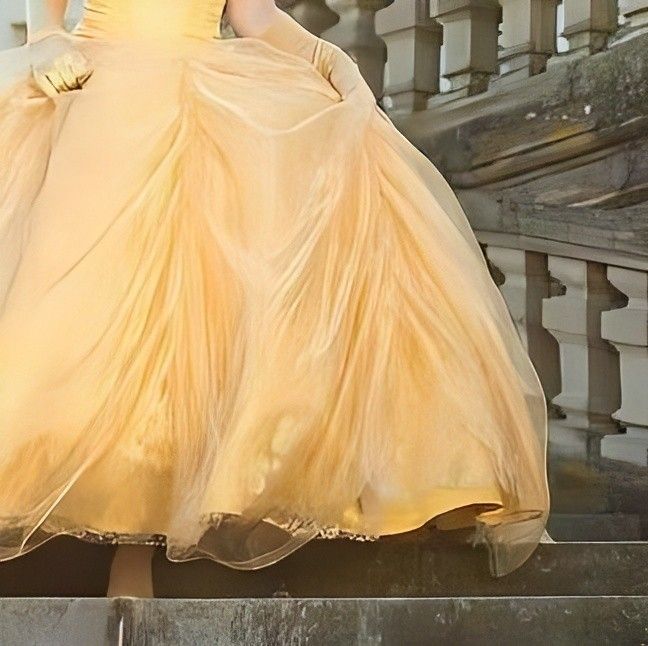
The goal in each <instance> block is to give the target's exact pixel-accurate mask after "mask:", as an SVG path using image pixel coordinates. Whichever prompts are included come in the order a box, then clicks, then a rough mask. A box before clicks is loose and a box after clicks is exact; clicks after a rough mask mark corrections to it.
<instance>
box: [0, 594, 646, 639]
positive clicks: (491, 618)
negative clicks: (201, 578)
mask: <svg viewBox="0 0 648 646" xmlns="http://www.w3.org/2000/svg"><path fill="white" fill-rule="evenodd" d="M27 618H28V620H26V619H27ZM0 622H1V623H2V634H1V636H0V645H2V646H5V645H6V646H9V645H11V646H13V645H15V644H39V646H63V645H65V646H105V645H107V644H119V645H120V646H121V645H123V646H130V645H140V644H147V646H158V645H160V646H162V645H164V646H168V645H169V644H173V645H174V646H185V645H186V646H197V645H199V644H210V645H211V644H213V645H221V644H223V645H225V644H227V645H241V646H268V645H270V644H281V645H289V644H294V645H302V644H303V645H308V644H316V645H318V646H320V645H321V646H324V645H328V644H330V645H331V646H333V645H335V646H340V645H342V644H344V645H347V644H349V645H351V644H367V645H369V644H382V645H385V644H386V645H394V646H396V645H398V646H400V645H401V644H408V645H410V644H411V645H415V644H498V645H499V644H516V643H521V642H522V641H523V643H525V644H553V645H560V644H569V645H572V644H588V645H596V644H615V645H619V646H621V645H623V644H640V643H644V642H645V641H646V639H648V623H647V622H648V598H647V597H632V596H626V597H614V596H611V597H566V598H565V597H562V598H561V597H527V598H518V597H501V598H487V597H482V598H479V597H469V598H460V599H458V598H434V599H219V600H177V599H175V600H173V599H168V600H159V599H155V600H141V599H116V600H107V599H106V600H100V599H95V600H63V599H31V600H15V599H13V600H4V601H1V602H0Z"/></svg>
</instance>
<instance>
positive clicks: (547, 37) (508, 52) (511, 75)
mask: <svg viewBox="0 0 648 646" xmlns="http://www.w3.org/2000/svg"><path fill="white" fill-rule="evenodd" d="M500 4H501V5H502V26H501V36H500V45H501V48H502V49H501V50H500V52H499V73H500V77H501V79H502V80H517V79H519V78H525V77H529V76H533V75H534V74H539V73H540V72H544V71H545V69H546V67H547V59H548V58H549V57H550V56H552V55H553V54H554V52H555V50H556V5H557V0H500Z"/></svg>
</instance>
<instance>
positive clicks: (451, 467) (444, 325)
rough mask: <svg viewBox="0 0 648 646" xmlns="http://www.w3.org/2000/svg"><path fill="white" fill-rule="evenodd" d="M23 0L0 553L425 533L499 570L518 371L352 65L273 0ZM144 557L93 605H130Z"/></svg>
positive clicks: (266, 544) (483, 290) (519, 392)
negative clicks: (126, 601) (463, 537)
mask: <svg viewBox="0 0 648 646" xmlns="http://www.w3.org/2000/svg"><path fill="white" fill-rule="evenodd" d="M49 2H50V4H49V7H50V10H51V22H52V23H53V24H54V25H55V28H54V29H53V30H52V29H49V30H45V31H43V32H41V33H39V34H35V35H34V36H33V37H32V41H33V42H32V45H31V52H32V54H31V55H32V66H33V69H34V72H33V78H25V79H23V80H22V81H21V82H19V83H18V84H17V85H16V86H14V87H13V88H12V89H11V90H10V91H9V92H7V93H6V94H5V96H4V98H3V99H2V101H1V102H0V129H1V130H2V132H3V143H2V148H1V149H0V168H1V169H2V174H1V176H0V224H1V229H0V231H1V238H0V445H1V446H2V453H1V455H0V558H1V559H10V558H14V557H17V556H19V555H21V554H24V553H25V552H27V551H28V550H30V549H32V548H34V547H36V546H37V545H39V544H41V543H42V542H43V541H45V540H47V539H48V538H50V537H52V536H55V535H59V534H71V535H74V536H79V537H80V538H83V539H86V540H98V541H102V542H117V543H119V544H123V545H142V544H144V545H155V544H159V545H165V546H166V553H167V556H168V558H169V559H171V560H175V561H182V560H187V559H192V558H200V557H204V558H211V559H214V560H216V561H219V562H221V563H224V564H227V565H229V566H231V567H235V568H241V569H255V568H260V567H264V566H267V565H270V564H272V563H275V562H276V561H277V560H279V559H281V558H283V557H284V556H286V555H287V554H289V553H290V552H292V551H294V550H295V549H297V548H299V547H300V546H301V545H303V544H304V543H306V542H307V541H310V540H311V539H313V538H316V537H324V538H334V537H338V536H346V537H350V538H356V539H361V540H364V539H370V538H375V537H379V536H384V535H388V534H396V533H400V532H406V531H409V530H412V529H415V528H417V527H420V526H422V525H423V524H425V523H427V522H431V523H432V524H433V525H435V526H437V527H439V528H442V529H443V528H446V529H447V528H455V527H473V528H474V543H475V544H477V543H484V544H485V545H486V546H487V547H488V552H489V555H490V559H489V561H490V567H491V572H492V574H493V575H494V576H501V575H503V574H506V573H508V572H510V571H511V570H512V569H514V568H516V567H518V566H519V565H520V564H521V563H523V562H524V561H525V560H526V559H527V558H528V556H529V555H530V554H531V552H532V551H533V549H534V548H535V546H536V545H537V543H538V541H539V540H540V537H541V535H542V532H543V529H544V526H545V522H546V519H547V513H548V508H549V493H548V488H547V480H546V471H545V452H546V411H545V401H544V396H543V394H542V390H541V387H540V384H539V382H538V378H537V375H536V373H535V371H534V369H533V367H532V365H531V363H530V361H529V358H528V356H527V354H526V352H525V350H524V348H523V346H522V344H521V342H520V339H519V337H518V335H517V333H516V331H515V327H514V325H513V323H512V321H511V319H510V316H509V314H508V311H507V309H506V305H505V303H504V301H503V299H502V297H501V295H500V294H499V292H498V290H497V288H496V286H495V285H494V283H493V281H492V280H491V278H490V275H489V273H488V269H487V266H486V263H485V261H484V259H483V256H482V254H481V251H480V248H479V245H478V244H477V241H476V240H475V237H474V235H473V233H472V231H471V229H470V227H469V225H468V222H467V220H466V217H465V215H464V213H463V211H462V210H461V208H460V206H459V203H458V202H457V200H456V198H455V196H454V195H453V193H452V191H451V190H450V188H449V186H448V185H447V183H446V182H445V181H444V179H443V178H442V177H441V175H440V174H439V172H438V171H437V170H436V169H435V168H434V167H433V166H432V164H430V162H429V161H428V160H427V159H426V158H425V157H424V156H423V155H421V154H420V153H419V152H418V151H417V150H416V149H415V148H414V147H413V146H412V145H411V144H409V143H408V142H407V140H405V139H404V138H403V137H402V136H401V135H400V134H399V132H398V131H397V130H396V129H395V128H394V126H393V125H392V124H391V123H390V121H389V120H388V118H387V117H386V115H385V114H384V113H383V112H382V110H381V109H380V108H379V107H378V106H377V104H376V102H375V100H374V97H373V95H372V94H371V91H370V90H369V88H368V86H367V84H366V83H365V82H364V80H363V79H362V77H361V76H360V73H359V70H358V67H357V65H356V64H355V63H354V62H353V61H352V59H351V58H349V57H348V56H347V55H346V54H345V53H343V52H342V51H341V50H340V49H339V48H337V47H335V46H334V45H331V44H329V43H327V42H325V41H323V40H321V39H319V38H316V37H315V36H313V35H311V34H310V33H308V32H307V31H306V30H305V29H303V28H302V27H300V26H299V25H298V24H297V23H296V22H295V21H293V20H292V19H291V18H290V17H289V16H288V15H287V14H285V13H283V12H281V11H279V10H278V9H276V8H275V6H274V4H273V2H272V0H229V2H228V6H227V18H228V19H229V21H230V23H231V26H232V28H233V29H234V31H235V33H236V35H237V37H236V38H224V37H223V32H221V29H220V25H221V19H222V17H223V11H224V0H183V1H182V2H178V0H86V6H85V11H84V15H83V19H82V20H81V22H80V24H79V25H78V26H77V27H76V28H75V29H74V31H73V32H72V34H70V35H67V34H65V33H64V32H63V31H62V29H61V28H60V27H58V25H60V24H61V23H62V14H63V10H64V6H63V3H62V2H61V0H49ZM142 549H143V548H140V549H138V548H132V549H129V548H126V547H122V548H120V549H119V550H118V557H117V559H116V561H115V566H114V568H113V580H112V582H111V588H110V593H111V594H122V593H124V591H127V592H128V591H133V590H135V593H136V594H147V593H150V586H149V585H148V584H147V583H146V580H147V579H148V577H149V575H148V574H147V573H146V565H145V559H143V558H142V557H141V554H142ZM132 559H134V560H135V566H134V565H133V562H132ZM138 563H139V564H140V565H139V566H137V564H138ZM142 563H144V565H142ZM140 566H141V567H142V568H143V570H141V571H140V570H138V567H140ZM133 573H135V574H134V575H133ZM130 575H133V576H134V578H135V579H136V581H135V582H133V581H129V580H128V579H129V576H130ZM138 581H139V583H138ZM142 581H144V583H142ZM138 586H139V587H138Z"/></svg>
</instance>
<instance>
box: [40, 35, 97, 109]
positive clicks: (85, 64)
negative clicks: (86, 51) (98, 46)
mask: <svg viewBox="0 0 648 646" xmlns="http://www.w3.org/2000/svg"><path fill="white" fill-rule="evenodd" d="M29 52H30V59H31V69H32V77H33V79H34V82H35V83H36V85H37V86H38V88H39V89H40V90H41V91H42V92H43V93H44V94H46V95H47V96H49V97H55V96H58V95H59V94H63V93H65V92H72V91H73V90H80V89H81V88H82V87H83V86H84V85H85V84H86V82H87V81H88V79H89V78H90V77H91V76H92V67H91V65H90V62H89V61H88V59H87V58H86V57H85V56H84V55H83V54H82V53H81V52H80V51H78V50H76V49H74V48H73V47H72V46H71V44H70V42H69V37H68V36H67V33H66V32H65V31H63V30H52V31H50V32H49V33H46V34H42V35H41V38H39V39H37V40H35V41H33V42H31V43H30V44H29Z"/></svg>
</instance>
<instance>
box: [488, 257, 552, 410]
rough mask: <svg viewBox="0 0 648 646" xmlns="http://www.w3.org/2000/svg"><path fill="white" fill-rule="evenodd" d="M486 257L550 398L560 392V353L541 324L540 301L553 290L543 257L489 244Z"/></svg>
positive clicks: (545, 258) (545, 259)
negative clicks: (496, 270)
mask: <svg viewBox="0 0 648 646" xmlns="http://www.w3.org/2000/svg"><path fill="white" fill-rule="evenodd" d="M486 256H487V258H488V260H489V262H490V263H492V265H493V266H494V267H496V268H497V269H498V270H499V272H500V273H501V279H500V280H498V281H497V283H498V285H499V288H500V291H501V292H502V296H504V300H505V301H506V304H507V306H508V308H509V311H510V312H511V317H512V318H513V321H514V323H515V325H516V327H517V329H518V332H519V333H520V337H521V338H522V341H523V342H524V344H525V346H526V348H527V351H528V353H529V356H530V358H531V361H532V363H533V365H534V367H535V369H536V372H537V373H538V377H540V381H541V383H542V387H543V390H544V393H545V396H546V398H547V400H548V401H551V400H552V399H553V398H554V397H555V396H556V395H557V394H558V393H559V392H560V353H559V348H558V342H557V341H556V339H555V338H554V337H553V336H552V335H551V334H549V332H547V330H545V329H544V327H543V326H542V302H543V299H544V298H547V297H548V296H550V294H552V293H553V283H552V281H551V277H550V276H549V271H548V269H547V256H546V255H545V254H541V253H536V252H533V251H524V250H521V249H506V248H504V247H495V246H492V245H488V246H487V247H486Z"/></svg>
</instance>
